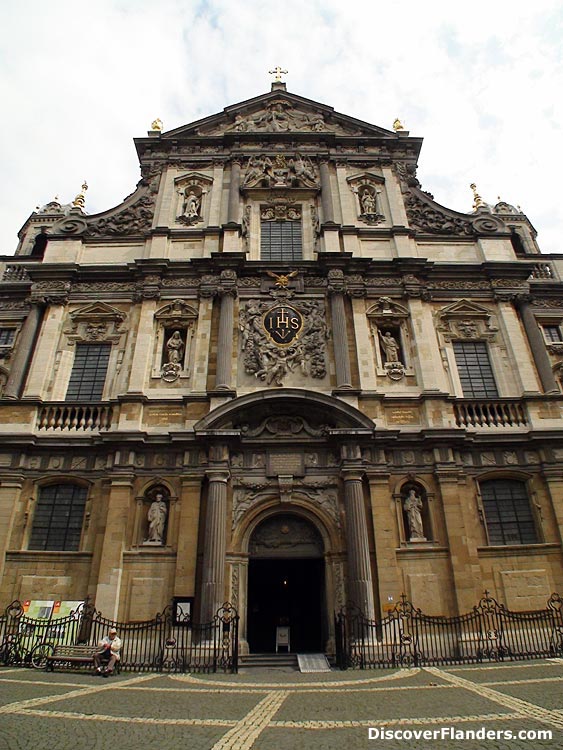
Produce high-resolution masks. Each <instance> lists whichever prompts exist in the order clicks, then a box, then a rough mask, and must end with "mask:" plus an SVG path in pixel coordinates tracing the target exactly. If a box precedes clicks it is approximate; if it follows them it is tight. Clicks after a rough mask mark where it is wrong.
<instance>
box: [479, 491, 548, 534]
mask: <svg viewBox="0 0 563 750" xmlns="http://www.w3.org/2000/svg"><path fill="white" fill-rule="evenodd" d="M481 497H482V500H483V508H484V510H485V520H486V524H487V533H488V536H489V544H535V543H537V541H538V535H537V531H536V524H535V522H534V517H533V515H532V509H531V508H530V501H529V498H528V493H527V491H526V486H525V484H524V483H523V482H518V481H517V480H515V479H491V480H489V481H487V482H482V483H481Z"/></svg>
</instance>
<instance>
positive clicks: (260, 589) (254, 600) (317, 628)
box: [247, 513, 326, 653]
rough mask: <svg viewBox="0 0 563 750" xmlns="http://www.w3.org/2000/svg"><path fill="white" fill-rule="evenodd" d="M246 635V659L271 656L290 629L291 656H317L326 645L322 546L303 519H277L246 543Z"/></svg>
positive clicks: (286, 516) (264, 523)
mask: <svg viewBox="0 0 563 750" xmlns="http://www.w3.org/2000/svg"><path fill="white" fill-rule="evenodd" d="M247 601H248V610H247V631H248V645H249V650H250V652H251V653H271V652H273V651H275V646H276V628H277V627H278V626H280V625H281V626H284V625H285V626H289V628H290V640H291V651H293V652H298V653H319V652H322V651H324V642H325V639H326V601H325V565H324V545H323V540H322V537H321V535H320V534H319V532H318V530H317V529H316V528H315V526H314V525H313V524H312V523H311V522H310V521H308V520H307V519H305V518H303V517H301V516H298V515H296V514H291V513H280V514H277V515H275V516H270V517H269V518H267V519H265V520H264V521H262V522H261V523H260V524H258V526H257V527H256V528H255V529H254V532H253V534H252V536H251V538H250V543H249V565H248V599H247Z"/></svg>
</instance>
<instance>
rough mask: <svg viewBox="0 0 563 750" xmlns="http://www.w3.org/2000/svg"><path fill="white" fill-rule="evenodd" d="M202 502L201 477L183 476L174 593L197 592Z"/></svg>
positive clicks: (184, 594)
mask: <svg viewBox="0 0 563 750" xmlns="http://www.w3.org/2000/svg"><path fill="white" fill-rule="evenodd" d="M200 504H201V477H200V476H199V475H195V474H194V475H186V476H183V477H182V491H181V496H180V502H179V503H178V506H179V507H178V511H179V512H178V554H177V556H176V576H175V580H174V594H175V595H176V596H193V595H194V594H195V588H194V587H195V571H196V562H197V533H198V528H199V512H200Z"/></svg>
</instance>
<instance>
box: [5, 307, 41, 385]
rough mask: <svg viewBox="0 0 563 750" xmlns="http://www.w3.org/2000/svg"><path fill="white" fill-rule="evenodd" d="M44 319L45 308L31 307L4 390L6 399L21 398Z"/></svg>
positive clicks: (19, 337)
mask: <svg viewBox="0 0 563 750" xmlns="http://www.w3.org/2000/svg"><path fill="white" fill-rule="evenodd" d="M42 319H43V307H42V306H41V305H39V304H33V305H31V309H30V311H29V313H28V315H27V318H26V319H25V321H24V324H23V326H22V329H21V332H20V334H19V336H18V340H17V346H16V348H15V351H14V356H13V358H12V364H11V367H10V375H9V377H8V381H7V383H6V386H5V388H4V398H19V396H20V394H21V391H22V388H23V384H24V380H25V376H26V373H27V370H28V367H29V363H30V362H31V357H32V355H33V344H34V342H35V341H36V339H37V335H38V333H39V328H40V326H41V321H42Z"/></svg>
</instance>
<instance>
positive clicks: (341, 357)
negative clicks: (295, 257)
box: [328, 268, 352, 388]
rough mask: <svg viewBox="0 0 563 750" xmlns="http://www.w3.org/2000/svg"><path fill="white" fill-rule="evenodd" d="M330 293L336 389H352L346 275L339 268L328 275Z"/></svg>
mask: <svg viewBox="0 0 563 750" xmlns="http://www.w3.org/2000/svg"><path fill="white" fill-rule="evenodd" d="M328 292H329V294H330V309H331V317H332V335H333V342H334V361H335V365H336V387H337V388H351V387H352V372H351V368H350V354H349V351H348V331H347V326H346V310H345V306H344V274H343V272H342V271H341V270H340V269H339V268H333V269H331V270H330V271H329V273H328Z"/></svg>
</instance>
